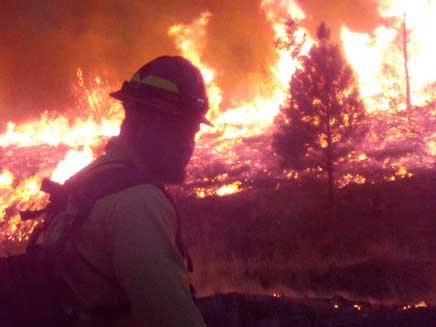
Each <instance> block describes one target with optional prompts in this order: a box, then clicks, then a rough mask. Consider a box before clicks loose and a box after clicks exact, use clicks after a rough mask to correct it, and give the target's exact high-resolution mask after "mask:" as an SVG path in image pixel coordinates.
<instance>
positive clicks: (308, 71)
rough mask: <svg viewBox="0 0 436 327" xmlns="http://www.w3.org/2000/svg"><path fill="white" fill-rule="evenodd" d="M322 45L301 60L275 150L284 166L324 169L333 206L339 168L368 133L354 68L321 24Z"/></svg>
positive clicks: (291, 86) (283, 110) (276, 138)
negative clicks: (336, 173)
mask: <svg viewBox="0 0 436 327" xmlns="http://www.w3.org/2000/svg"><path fill="white" fill-rule="evenodd" d="M317 37H318V41H319V43H318V45H314V46H313V47H312V48H311V50H310V51H309V53H308V55H307V56H303V57H302V60H301V67H300V68H298V69H297V70H296V72H295V73H294V75H293V77H292V80H291V82H290V91H289V100H288V103H287V105H285V106H283V107H282V108H281V114H280V115H279V116H278V118H277V120H276V123H277V127H278V128H277V132H276V133H275V134H274V137H273V147H274V149H275V150H276V152H277V154H279V156H280V158H281V164H282V166H283V167H287V168H293V169H306V168H310V169H317V170H319V169H321V170H322V171H323V172H325V173H326V174H327V176H328V191H329V200H330V204H331V205H332V206H333V205H334V184H335V178H334V173H335V168H336V166H337V165H338V159H340V158H342V157H344V156H346V155H347V154H349V153H350V152H351V151H352V150H353V148H354V146H355V144H356V141H358V140H359V138H361V137H362V136H363V134H364V133H365V131H366V128H365V126H366V124H364V123H363V122H364V117H365V108H364V106H363V103H362V101H361V99H360V96H359V91H358V86H357V82H356V79H355V77H354V73H353V70H352V69H351V67H350V65H349V64H348V63H347V62H346V61H345V59H344V56H343V54H342V53H341V50H340V49H339V47H338V46H337V45H334V44H331V43H330V42H329V39H330V30H329V29H328V27H327V26H326V25H325V24H324V23H321V25H320V26H319V27H318V30H317Z"/></svg>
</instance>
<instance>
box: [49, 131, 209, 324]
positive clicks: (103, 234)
mask: <svg viewBox="0 0 436 327" xmlns="http://www.w3.org/2000/svg"><path fill="white" fill-rule="evenodd" d="M120 162H121V163H122V162H126V163H130V164H132V163H133V164H135V165H136V166H137V168H138V169H141V170H143V171H144V173H146V169H145V168H144V167H141V165H140V164H139V163H138V161H137V160H135V156H134V154H132V153H131V152H129V150H128V147H127V146H126V145H124V144H123V143H122V142H121V141H120V140H119V139H112V140H111V141H110V142H109V144H108V147H107V152H106V154H105V155H103V156H102V157H100V158H98V159H96V160H95V161H94V162H93V163H92V164H91V165H89V166H88V167H86V168H85V169H83V170H82V171H81V172H80V173H79V174H77V175H76V176H74V179H76V180H80V179H86V178H89V176H91V175H92V174H93V173H95V172H96V171H98V170H99V169H110V168H111V167H115V166H117V165H120ZM75 210H76V208H74V206H73V205H71V203H69V205H68V206H67V210H66V213H65V215H68V213H74V212H75ZM63 221H65V220H63V219H55V220H53V223H52V224H51V226H49V228H48V231H47V233H46V234H47V235H46V237H45V241H44V242H46V244H50V243H52V244H54V243H55V242H56V241H57V240H58V239H59V238H60V237H62V232H63V230H64V229H63V228H64V226H63V224H64V223H63ZM177 223H178V222H177V218H176V213H175V210H174V207H173V206H172V204H171V203H170V202H169V200H168V199H167V197H166V196H165V195H164V194H163V192H162V191H161V189H159V187H157V186H154V185H151V184H143V185H138V186H134V187H130V188H127V189H123V190H121V191H118V192H116V193H113V194H110V195H108V196H105V197H103V198H102V199H100V200H98V201H97V202H96V203H95V205H94V207H93V208H92V210H91V212H90V214H89V216H88V218H87V219H86V220H85V222H84V223H83V225H82V227H81V231H80V234H79V237H75V238H74V246H73V244H72V242H70V241H68V242H67V243H66V244H65V246H64V250H63V251H62V253H61V255H60V256H59V259H58V260H57V264H56V273H57V275H58V277H59V278H60V279H62V280H63V281H64V282H65V283H66V285H67V286H68V288H69V289H70V293H72V295H73V296H72V302H73V303H74V307H75V310H76V311H78V312H80V316H81V318H80V322H79V323H78V326H99V327H100V326H102V327H103V326H162V327H175V326H180V327H189V326H192V327H197V326H206V324H205V323H204V321H203V319H202V317H201V315H200V313H199V311H198V309H197V307H196V306H195V304H194V302H193V299H192V296H191V292H190V284H189V279H188V275H187V272H186V269H185V263H184V259H183V256H182V254H181V253H180V251H179V249H178V247H177V244H176V233H177ZM89 263H91V264H92V266H93V267H91V266H90V265H89ZM94 268H95V269H94ZM96 270H98V273H97V272H96ZM100 273H103V274H104V276H108V277H110V279H113V280H114V281H115V283H110V282H108V280H107V279H106V278H103V277H102V276H101V274H100ZM126 303H127V304H128V305H129V307H130V314H128V315H123V316H122V318H121V319H119V317H120V315H119V312H118V310H119V308H120V307H121V306H122V305H123V304H126ZM112 308H113V309H112ZM96 311H98V312H100V314H99V315H97V316H96V315H94V314H90V312H96ZM102 313H103V314H102ZM100 320H101V321H100Z"/></svg>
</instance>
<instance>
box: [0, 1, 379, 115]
mask: <svg viewBox="0 0 436 327" xmlns="http://www.w3.org/2000/svg"><path fill="white" fill-rule="evenodd" d="M299 4H300V5H301V7H302V8H303V10H304V11H305V12H306V14H307V16H308V19H307V20H306V21H305V24H307V25H308V26H309V28H310V30H311V31H313V30H314V28H315V26H316V25H318V24H319V21H321V20H324V21H326V22H327V23H328V24H329V25H331V26H332V28H333V30H334V31H336V32H335V33H336V34H337V31H338V30H339V26H340V25H342V24H347V25H348V26H349V27H350V28H352V29H357V30H366V29H370V28H371V27H372V26H374V24H376V21H377V12H376V3H375V2H372V1H362V0H360V1H353V0H344V1H319V0H317V1H315V0H311V1H303V0H300V1H299ZM206 10H207V11H210V12H211V13H212V18H211V20H210V22H209V25H208V28H207V29H208V37H207V47H206V50H205V53H204V57H203V59H204V61H205V62H206V63H208V64H209V65H210V66H212V67H213V68H214V69H216V70H217V72H218V76H217V81H218V83H219V85H220V86H221V88H222V89H223V93H224V96H225V98H226V99H234V98H238V97H240V98H244V97H248V96H249V95H250V93H251V94H252V93H253V92H255V91H256V85H258V83H257V82H258V81H261V80H262V79H264V77H265V76H266V75H267V74H269V66H270V65H271V64H272V62H273V60H274V58H275V57H274V56H275V52H274V43H273V37H274V34H273V30H272V28H271V26H270V25H269V23H268V22H267V21H266V18H265V14H264V12H263V11H262V10H261V9H260V0H256V1H253V0H243V1H232V0H204V1H198V0H188V1H178V0H159V1H139V0H133V1H128V2H126V1H123V0H105V1H98V0H82V1H68V0H58V1H54V2H53V1H32V0H3V1H2V2H1V5H0V49H1V50H2V51H1V52H0V121H3V122H4V121H6V120H14V121H18V120H20V119H23V118H28V117H34V116H36V115H37V114H38V113H39V112H41V111H42V110H46V109H48V110H56V111H62V110H64V109H65V108H68V107H70V106H71V105H72V103H73V97H74V96H73V93H72V85H73V83H75V81H76V76H75V74H76V69H77V67H81V68H82V69H83V70H84V73H85V77H86V74H89V75H91V76H93V74H96V73H98V74H101V75H103V77H105V78H108V79H109V80H110V82H111V83H113V84H114V85H119V84H120V83H121V82H122V80H124V79H127V78H129V76H130V75H131V74H132V73H133V72H134V71H135V70H136V69H137V68H139V67H140V66H141V65H142V64H144V63H145V62H146V61H148V60H150V59H152V58H154V57H156V56H159V55H162V54H177V50H176V49H175V46H174V43H173V40H172V39H171V38H170V37H169V36H168V35H167V31H168V28H169V27H170V26H172V25H173V24H180V23H181V24H189V23H190V22H192V21H193V20H194V19H195V18H197V17H198V16H199V15H200V14H201V13H202V12H204V11H206ZM259 87H260V86H259Z"/></svg>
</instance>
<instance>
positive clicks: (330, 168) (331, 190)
mask: <svg viewBox="0 0 436 327" xmlns="http://www.w3.org/2000/svg"><path fill="white" fill-rule="evenodd" d="M330 120H331V108H330V105H327V149H326V159H327V176H328V197H329V207H330V209H331V213H332V214H333V213H334V208H335V194H334V176H333V173H334V171H333V153H332V147H333V140H332V132H331V128H330V127H331V126H330Z"/></svg>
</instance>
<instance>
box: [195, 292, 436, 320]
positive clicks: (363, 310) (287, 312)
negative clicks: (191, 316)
mask: <svg viewBox="0 0 436 327" xmlns="http://www.w3.org/2000/svg"><path fill="white" fill-rule="evenodd" d="M198 305H199V307H200V310H201V311H202V313H203V315H204V317H205V320H206V322H207V324H208V326H209V327H240V326H241V327H242V326H243V327H251V326H253V327H279V326H290V327H333V326H334V327H336V326H337V327H345V326H347V327H348V326H350V327H351V326H359V327H361V326H362V327H363V326H365V327H403V326H404V327H415V326H416V327H430V326H436V308H434V307H432V308H429V307H427V308H411V309H408V310H404V309H403V308H402V307H395V306H392V307H387V306H384V307H376V306H371V305H369V304H365V303H352V302H347V301H346V300H343V299H331V300H329V299H325V300H321V299H320V300H291V299H287V298H284V297H270V296H253V295H243V294H238V293H232V294H227V295H216V296H213V297H207V298H202V299H200V300H198ZM335 305H336V308H335Z"/></svg>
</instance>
